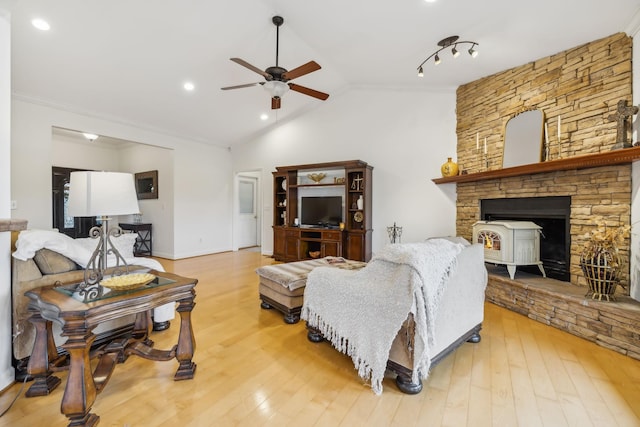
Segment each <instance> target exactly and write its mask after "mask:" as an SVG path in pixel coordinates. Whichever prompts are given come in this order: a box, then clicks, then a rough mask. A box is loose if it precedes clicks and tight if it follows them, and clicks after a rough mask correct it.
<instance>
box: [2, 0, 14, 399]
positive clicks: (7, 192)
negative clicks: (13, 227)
mask: <svg viewBox="0 0 640 427" xmlns="http://www.w3.org/2000/svg"><path fill="white" fill-rule="evenodd" d="M10 159H11V22H10V15H9V12H8V11H7V10H6V9H4V8H3V5H0V218H5V219H6V218H10V217H11V210H10V206H11V205H10V201H11V163H10ZM10 260H11V234H10V233H0V390H3V389H4V388H5V387H7V386H9V385H10V384H11V383H13V380H14V371H13V368H12V367H11V345H10V343H11V267H10Z"/></svg>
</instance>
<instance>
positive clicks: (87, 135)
mask: <svg viewBox="0 0 640 427" xmlns="http://www.w3.org/2000/svg"><path fill="white" fill-rule="evenodd" d="M83 135H84V137H85V138H87V139H88V140H89V141H91V142H93V141H95V140H96V139H98V135H96V134H95V133H83Z"/></svg>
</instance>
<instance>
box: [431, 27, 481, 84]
mask: <svg viewBox="0 0 640 427" xmlns="http://www.w3.org/2000/svg"><path fill="white" fill-rule="evenodd" d="M458 39H459V37H458V36H450V37H447V38H444V39H442V40H440V41H439V42H438V46H440V48H439V49H438V50H436V51H435V52H433V53H432V54H431V55H429V56H428V57H427V59H425V60H424V61H422V63H421V64H420V65H418V76H420V77H422V76H424V70H423V69H422V66H423V65H424V64H425V63H426V62H427V61H428V60H430V59H431V58H433V61H434V64H435V65H438V64H439V63H440V62H441V61H440V55H438V54H439V53H440V52H442V51H443V50H445V49H446V48H448V47H451V55H452V56H453V57H454V58H457V57H458V56H460V51H459V50H458V45H459V44H464V43H468V44H470V45H471V47H470V48H469V50H468V51H467V52H469V55H471V57H472V58H475V57H476V56H478V51H477V50H475V49H474V47H476V46H478V43H476V42H472V41H458Z"/></svg>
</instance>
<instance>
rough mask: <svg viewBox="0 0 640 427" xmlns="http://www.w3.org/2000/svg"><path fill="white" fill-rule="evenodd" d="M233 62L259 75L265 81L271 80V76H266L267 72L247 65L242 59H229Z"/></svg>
mask: <svg viewBox="0 0 640 427" xmlns="http://www.w3.org/2000/svg"><path fill="white" fill-rule="evenodd" d="M230 59H231V60H232V61H233V62H235V63H236V64H240V65H242V66H243V67H246V68H248V69H250V70H251V71H253V72H255V73H258V74H260V75H261V76H262V77H264V78H265V79H267V80H272V79H273V77H271V74H268V73H267V72H265V71H263V70H261V69H260V68H258V67H256V66H254V65H251V64H249V63H248V62H247V61H245V60H244V59H240V58H230Z"/></svg>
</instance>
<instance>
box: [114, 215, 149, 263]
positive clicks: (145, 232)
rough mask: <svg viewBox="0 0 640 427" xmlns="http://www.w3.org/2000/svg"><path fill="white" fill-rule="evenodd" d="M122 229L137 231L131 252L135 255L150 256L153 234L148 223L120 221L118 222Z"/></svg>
mask: <svg viewBox="0 0 640 427" xmlns="http://www.w3.org/2000/svg"><path fill="white" fill-rule="evenodd" d="M119 225H120V228H122V229H123V230H128V231H132V232H134V233H138V237H137V238H136V243H135V246H134V247H133V254H134V255H135V256H151V254H152V252H153V234H152V233H151V224H149V223H122V224H119Z"/></svg>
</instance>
